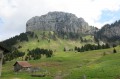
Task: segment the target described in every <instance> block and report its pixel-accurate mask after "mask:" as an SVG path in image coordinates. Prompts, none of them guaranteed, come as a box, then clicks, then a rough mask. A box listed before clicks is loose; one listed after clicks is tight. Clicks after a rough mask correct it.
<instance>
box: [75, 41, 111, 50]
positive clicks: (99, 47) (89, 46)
mask: <svg viewBox="0 0 120 79" xmlns="http://www.w3.org/2000/svg"><path fill="white" fill-rule="evenodd" d="M107 48H110V46H109V44H108V43H106V44H103V45H100V44H99V43H98V45H92V44H86V45H84V46H82V47H76V46H75V48H74V50H75V51H78V52H84V51H90V50H99V49H107Z"/></svg>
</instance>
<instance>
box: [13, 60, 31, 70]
mask: <svg viewBox="0 0 120 79" xmlns="http://www.w3.org/2000/svg"><path fill="white" fill-rule="evenodd" d="M13 66H14V71H15V72H18V71H21V70H25V71H27V70H30V68H31V66H32V65H31V64H30V63H28V62H27V61H17V62H15V64H14V65H13Z"/></svg>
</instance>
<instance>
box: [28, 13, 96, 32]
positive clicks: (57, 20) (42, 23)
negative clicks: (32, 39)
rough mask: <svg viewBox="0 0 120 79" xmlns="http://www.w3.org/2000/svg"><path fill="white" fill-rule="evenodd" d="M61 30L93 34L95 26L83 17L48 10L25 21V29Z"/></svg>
mask: <svg viewBox="0 0 120 79" xmlns="http://www.w3.org/2000/svg"><path fill="white" fill-rule="evenodd" d="M34 30H42V31H57V32H59V31H63V32H73V33H82V34H93V33H94V31H96V28H95V27H92V26H89V25H88V23H87V22H85V21H84V19H83V18H77V17H76V16H75V15H74V14H71V13H65V12H49V13H48V14H46V15H42V16H40V17H39V16H35V17H32V18H31V19H30V20H28V21H27V23H26V31H34Z"/></svg>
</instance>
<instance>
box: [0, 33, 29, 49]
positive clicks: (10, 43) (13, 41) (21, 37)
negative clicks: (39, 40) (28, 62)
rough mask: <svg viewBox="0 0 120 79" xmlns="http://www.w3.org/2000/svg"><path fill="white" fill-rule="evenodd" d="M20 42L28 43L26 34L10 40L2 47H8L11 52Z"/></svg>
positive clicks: (3, 43)
mask: <svg viewBox="0 0 120 79" xmlns="http://www.w3.org/2000/svg"><path fill="white" fill-rule="evenodd" d="M18 41H20V42H23V41H28V37H27V34H26V33H21V34H20V35H17V36H15V37H12V38H9V39H7V40H5V41H3V42H2V43H1V45H3V46H5V47H8V49H9V50H11V51H12V50H13V49H14V48H13V47H12V46H13V45H15V44H16V43H17V42H18Z"/></svg>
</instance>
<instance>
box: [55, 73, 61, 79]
mask: <svg viewBox="0 0 120 79" xmlns="http://www.w3.org/2000/svg"><path fill="white" fill-rule="evenodd" d="M54 79H62V72H61V71H59V72H58V73H57V74H56V75H55V77H54Z"/></svg>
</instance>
